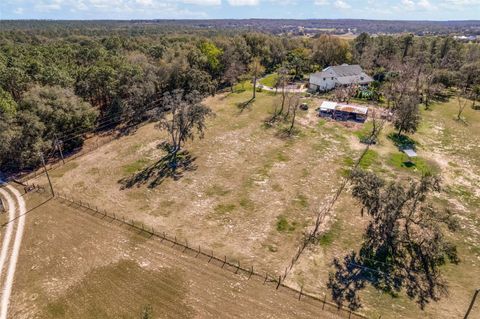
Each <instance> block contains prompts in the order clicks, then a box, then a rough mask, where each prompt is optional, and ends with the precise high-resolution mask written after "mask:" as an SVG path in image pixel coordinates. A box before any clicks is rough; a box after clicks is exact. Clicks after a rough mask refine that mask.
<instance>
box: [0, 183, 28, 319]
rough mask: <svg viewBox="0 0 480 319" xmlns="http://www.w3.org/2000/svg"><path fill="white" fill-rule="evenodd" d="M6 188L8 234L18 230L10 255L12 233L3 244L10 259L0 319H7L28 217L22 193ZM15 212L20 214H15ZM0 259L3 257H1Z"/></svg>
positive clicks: (8, 186)
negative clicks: (26, 216) (14, 228)
mask: <svg viewBox="0 0 480 319" xmlns="http://www.w3.org/2000/svg"><path fill="white" fill-rule="evenodd" d="M0 184H1V181H0ZM5 188H6V189H7V190H8V191H9V192H6V191H5V190H3V189H2V190H1V194H2V196H4V197H5V198H6V199H7V202H8V206H9V221H10V222H9V223H8V226H7V232H8V228H9V227H12V229H13V227H14V225H15V224H16V225H17V228H16V232H15V238H14V240H13V247H12V249H11V252H10V254H8V252H9V246H10V239H11V232H10V235H9V237H10V238H8V237H7V235H8V234H7V232H6V234H5V238H4V241H3V243H2V251H1V253H0V254H2V253H3V247H6V248H5V257H4V259H5V260H7V259H8V257H9V260H8V269H7V274H6V276H5V277H4V279H3V288H2V297H1V302H0V319H7V315H8V305H9V303H10V295H11V293H12V286H13V279H14V277H15V270H16V267H17V261H18V255H19V253H20V247H21V244H22V238H23V232H24V228H25V215H26V206H25V201H24V200H23V197H22V195H21V194H20V192H19V191H18V190H16V189H15V188H14V187H12V186H10V185H6V186H5ZM10 194H12V195H13V196H14V197H15V199H16V202H17V203H18V206H17V207H15V203H14V201H13V199H12V196H10ZM15 211H16V212H17V213H18V214H15ZM12 214H13V215H12ZM12 216H13V218H12ZM8 255H9V256H8ZM0 257H2V256H1V255H0ZM2 270H3V264H2Z"/></svg>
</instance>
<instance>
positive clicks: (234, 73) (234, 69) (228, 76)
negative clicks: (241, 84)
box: [223, 55, 245, 92]
mask: <svg viewBox="0 0 480 319" xmlns="http://www.w3.org/2000/svg"><path fill="white" fill-rule="evenodd" d="M244 72H245V65H244V64H243V63H241V62H240V61H239V59H238V57H237V56H236V55H235V56H234V57H232V60H231V61H230V63H229V64H228V67H227V69H226V70H225V74H224V75H223V81H224V82H225V83H226V84H228V85H229V86H230V90H231V91H232V92H233V87H234V85H235V84H236V83H237V82H238V80H239V78H240V76H241V74H243V73H244Z"/></svg>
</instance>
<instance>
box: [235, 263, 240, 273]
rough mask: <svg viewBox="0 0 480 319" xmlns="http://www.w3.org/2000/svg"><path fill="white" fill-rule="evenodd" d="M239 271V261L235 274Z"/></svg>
mask: <svg viewBox="0 0 480 319" xmlns="http://www.w3.org/2000/svg"><path fill="white" fill-rule="evenodd" d="M239 269H240V260H239V261H238V266H237V270H235V274H236V273H238V270H239Z"/></svg>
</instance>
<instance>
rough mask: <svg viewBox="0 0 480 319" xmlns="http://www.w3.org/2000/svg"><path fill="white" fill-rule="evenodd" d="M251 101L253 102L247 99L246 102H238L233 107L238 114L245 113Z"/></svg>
mask: <svg viewBox="0 0 480 319" xmlns="http://www.w3.org/2000/svg"><path fill="white" fill-rule="evenodd" d="M253 101H255V99H254V98H251V99H249V100H247V101H244V102H238V103H236V104H235V105H236V106H237V108H238V109H239V110H240V113H242V112H243V111H245V109H247V108H248V107H249V106H250V104H252V103H253Z"/></svg>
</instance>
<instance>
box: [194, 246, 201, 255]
mask: <svg viewBox="0 0 480 319" xmlns="http://www.w3.org/2000/svg"><path fill="white" fill-rule="evenodd" d="M198 255H200V245H198V252H197V255H195V258H197V257H198Z"/></svg>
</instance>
